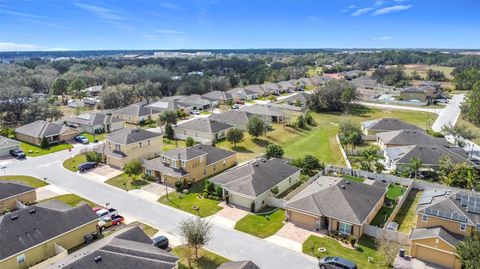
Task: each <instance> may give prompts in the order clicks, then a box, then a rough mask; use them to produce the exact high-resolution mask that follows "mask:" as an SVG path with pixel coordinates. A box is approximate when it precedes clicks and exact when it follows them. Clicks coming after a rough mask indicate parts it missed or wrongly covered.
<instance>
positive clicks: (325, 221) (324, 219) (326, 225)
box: [322, 217, 329, 229]
mask: <svg viewBox="0 0 480 269" xmlns="http://www.w3.org/2000/svg"><path fill="white" fill-rule="evenodd" d="M322 224H323V225H322V228H323V229H328V224H329V220H328V218H327V217H322Z"/></svg>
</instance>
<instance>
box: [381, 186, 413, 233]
mask: <svg viewBox="0 0 480 269" xmlns="http://www.w3.org/2000/svg"><path fill="white" fill-rule="evenodd" d="M413 183H414V182H412V183H411V184H410V185H408V188H407V190H406V191H405V192H404V193H403V195H402V198H401V199H400V201H398V203H397V205H396V206H395V208H394V209H393V211H392V214H391V215H390V217H389V218H388V220H387V222H386V223H385V227H387V226H388V223H390V222H392V221H393V220H394V219H395V217H396V216H397V213H398V211H400V208H402V206H403V204H404V203H405V201H406V200H407V196H408V194H409V193H410V191H411V190H412V187H413V185H414V184H413Z"/></svg>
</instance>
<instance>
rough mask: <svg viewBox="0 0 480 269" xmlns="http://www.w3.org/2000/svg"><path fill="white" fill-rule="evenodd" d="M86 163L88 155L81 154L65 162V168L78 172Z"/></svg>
mask: <svg viewBox="0 0 480 269" xmlns="http://www.w3.org/2000/svg"><path fill="white" fill-rule="evenodd" d="M86 161H87V158H86V155H85V154H84V153H80V154H77V155H75V156H73V157H71V158H68V159H66V160H65V161H64V162H63V167H65V168H66V169H68V170H70V171H72V172H77V171H78V166H79V165H80V164H82V163H84V162H86Z"/></svg>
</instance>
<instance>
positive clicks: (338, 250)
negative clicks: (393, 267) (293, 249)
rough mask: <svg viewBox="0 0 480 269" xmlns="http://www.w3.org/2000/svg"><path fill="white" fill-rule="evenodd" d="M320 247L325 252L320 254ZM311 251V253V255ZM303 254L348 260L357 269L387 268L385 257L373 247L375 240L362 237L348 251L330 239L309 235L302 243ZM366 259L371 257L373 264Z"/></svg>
mask: <svg viewBox="0 0 480 269" xmlns="http://www.w3.org/2000/svg"><path fill="white" fill-rule="evenodd" d="M320 247H323V248H326V249H327V251H326V252H324V253H320V252H319V251H318V249H319V248H320ZM312 249H313V253H312ZM302 250H303V253H305V254H307V255H310V256H314V257H317V258H323V257H325V256H338V257H342V258H344V259H347V260H350V261H352V262H355V263H356V264H357V267H358V268H378V269H380V268H382V269H383V268H388V266H387V264H386V261H385V257H383V256H382V255H381V254H380V253H379V252H378V251H377V249H376V247H375V240H374V239H373V238H371V237H368V236H366V235H364V236H363V237H362V238H360V240H359V242H358V243H357V248H356V249H350V248H346V247H344V246H342V245H341V244H340V243H339V242H338V241H336V240H335V239H332V238H330V237H327V236H324V237H317V236H314V235H311V236H310V237H309V238H308V239H307V240H306V241H305V242H304V243H303V248H302ZM368 257H373V262H372V263H370V262H368Z"/></svg>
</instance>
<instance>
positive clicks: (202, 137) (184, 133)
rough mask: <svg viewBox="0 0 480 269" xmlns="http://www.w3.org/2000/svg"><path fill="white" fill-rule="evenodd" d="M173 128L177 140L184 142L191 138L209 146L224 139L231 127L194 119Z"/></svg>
mask: <svg viewBox="0 0 480 269" xmlns="http://www.w3.org/2000/svg"><path fill="white" fill-rule="evenodd" d="M173 128H174V131H175V138H177V139H181V140H185V139H187V137H191V138H193V140H194V141H195V142H199V143H208V144H210V143H212V142H213V141H217V140H219V139H223V138H225V136H226V134H227V132H228V130H230V129H231V128H233V126H232V125H230V124H226V123H223V122H219V121H215V120H212V119H211V118H195V119H193V120H189V121H186V122H184V123H182V124H178V125H176V126H174V127H173Z"/></svg>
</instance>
